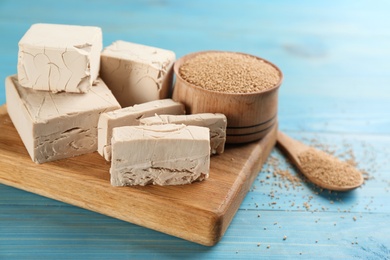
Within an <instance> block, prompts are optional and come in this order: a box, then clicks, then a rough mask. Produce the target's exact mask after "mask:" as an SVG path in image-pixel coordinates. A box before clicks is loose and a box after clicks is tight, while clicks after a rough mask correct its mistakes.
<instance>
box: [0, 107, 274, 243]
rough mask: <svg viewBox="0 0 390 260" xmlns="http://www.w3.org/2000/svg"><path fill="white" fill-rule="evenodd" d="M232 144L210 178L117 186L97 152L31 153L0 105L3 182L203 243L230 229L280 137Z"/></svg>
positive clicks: (0, 178)
mask: <svg viewBox="0 0 390 260" xmlns="http://www.w3.org/2000/svg"><path fill="white" fill-rule="evenodd" d="M276 130H277V127H276V126H275V127H274V129H272V131H271V132H270V133H269V134H268V135H267V136H266V137H265V138H263V139H262V140H260V141H257V142H253V143H249V144H245V145H229V146H227V147H226V148H225V153H224V154H222V155H217V156H214V157H212V158H211V165H210V177H209V178H208V179H207V180H206V181H203V182H197V183H193V184H190V185H183V186H163V187H162V186H146V187H113V186H111V184H110V181H109V179H110V178H109V168H110V164H109V163H108V162H106V161H105V160H104V159H103V158H102V157H101V156H100V155H99V154H98V153H96V152H95V153H92V154H87V155H83V156H78V157H74V158H70V159H64V160H59V161H55V162H50V163H44V164H35V163H34V162H33V161H32V160H31V159H30V157H29V155H28V153H27V150H26V149H25V147H24V145H23V143H22V141H21V139H20V138H19V135H18V133H17V131H16V129H15V128H14V126H13V124H12V122H11V120H10V118H9V116H8V114H7V111H6V106H5V105H3V106H1V107H0V183H2V184H5V185H9V186H13V187H16V188H19V189H22V190H26V191H29V192H33V193H36V194H39V195H42V196H45V197H49V198H52V199H55V200H59V201H62V202H65V203H69V204H72V205H75V206H78V207H82V208H85V209H88V210H91V211H95V212H99V213H102V214H105V215H108V216H111V217H114V218H118V219H121V220H124V221H128V222H131V223H134V224H137V225H140V226H144V227H147V228H150V229H154V230H157V231H160V232H163V233H167V234H170V235H173V236H176V237H180V238H183V239H186V240H189V241H193V242H195V243H199V244H202V245H207V246H212V245H214V244H216V243H217V242H218V241H219V240H220V239H221V237H222V236H223V234H224V233H225V231H226V229H227V228H228V226H229V224H230V222H231V220H232V218H233V216H234V214H235V213H236V211H237V209H238V208H239V206H240V204H241V202H242V200H243V198H244V197H245V195H246V194H247V192H248V190H249V188H250V187H251V185H252V182H253V181H254V179H255V178H256V176H257V174H258V173H259V171H260V169H261V167H262V165H263V163H264V162H265V160H266V159H267V157H268V155H269V153H270V151H271V149H272V148H273V146H274V145H275V142H276Z"/></svg>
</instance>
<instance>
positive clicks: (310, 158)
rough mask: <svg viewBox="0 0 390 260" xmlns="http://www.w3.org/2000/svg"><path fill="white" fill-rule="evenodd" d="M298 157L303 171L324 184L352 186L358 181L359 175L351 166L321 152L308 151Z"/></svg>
mask: <svg viewBox="0 0 390 260" xmlns="http://www.w3.org/2000/svg"><path fill="white" fill-rule="evenodd" d="M298 157H299V160H300V161H301V166H302V168H303V169H304V170H305V171H307V172H310V175H312V176H313V177H314V178H316V179H319V180H320V181H322V182H324V183H326V184H330V185H337V186H353V185H355V184H358V183H359V181H360V175H361V173H360V172H359V171H358V170H357V169H355V168H354V167H353V166H352V165H350V164H348V163H346V162H342V161H340V160H339V159H337V158H336V157H333V156H331V155H329V154H327V153H324V152H322V151H318V150H314V149H309V150H307V151H305V152H303V153H301V154H299V155H298Z"/></svg>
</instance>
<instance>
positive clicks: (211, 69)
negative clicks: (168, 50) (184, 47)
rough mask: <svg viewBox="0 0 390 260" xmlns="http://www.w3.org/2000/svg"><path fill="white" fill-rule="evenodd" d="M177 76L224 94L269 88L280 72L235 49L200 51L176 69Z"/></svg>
mask: <svg viewBox="0 0 390 260" xmlns="http://www.w3.org/2000/svg"><path fill="white" fill-rule="evenodd" d="M179 74H180V76H181V77H182V78H183V79H184V80H186V81H187V82H189V83H192V84H194V85H196V86H198V87H201V88H204V89H207V90H212V91H218V92H225V93H254V92H262V91H265V90H268V89H271V88H273V87H275V86H276V84H278V82H279V81H280V76H281V75H280V74H279V71H278V70H277V69H276V68H274V67H273V66H272V65H270V64H269V63H267V62H265V61H263V60H261V59H258V58H256V57H253V56H250V55H245V54H242V53H234V52H210V53H203V54H199V55H197V56H195V57H194V58H192V59H190V60H188V61H187V62H185V63H184V64H183V65H181V66H180V68H179Z"/></svg>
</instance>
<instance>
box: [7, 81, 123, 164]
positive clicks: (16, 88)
mask: <svg viewBox="0 0 390 260" xmlns="http://www.w3.org/2000/svg"><path fill="white" fill-rule="evenodd" d="M5 87H6V99H7V110H8V114H9V116H10V117H11V120H12V122H13V124H14V126H15V128H16V130H17V131H18V133H19V135H20V137H21V139H22V141H23V143H24V145H25V147H26V149H27V151H28V153H29V155H30V157H31V159H32V160H33V161H34V162H36V163H44V162H49V161H54V160H58V159H63V158H68V157H73V156H77V155H81V154H86V153H91V152H94V151H96V149H97V124H98V120H99V116H100V114H101V113H103V112H106V111H111V110H115V109H118V108H120V105H119V103H118V102H117V101H116V99H115V98H114V96H113V95H112V93H111V91H110V90H109V89H108V88H107V86H106V85H105V84H104V82H103V81H102V80H99V79H98V81H97V84H96V85H95V86H93V87H92V88H91V89H90V91H89V92H88V93H85V94H75V93H66V92H62V93H57V94H54V93H51V92H48V91H37V90H34V89H29V88H23V87H22V86H21V85H20V84H19V82H18V79H17V76H16V75H14V76H9V77H7V78H6V81H5Z"/></svg>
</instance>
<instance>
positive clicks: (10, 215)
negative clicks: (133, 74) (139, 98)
mask: <svg viewBox="0 0 390 260" xmlns="http://www.w3.org/2000/svg"><path fill="white" fill-rule="evenodd" d="M26 2H27V1H26ZM32 3H34V4H32ZM38 22H46V23H64V24H80V25H95V26H100V27H101V28H102V29H103V34H104V45H105V46H107V45H109V44H110V43H111V42H113V41H115V40H119V39H121V40H126V41H132V42H136V43H141V44H145V45H152V46H157V47H161V48H166V49H171V50H173V51H175V52H176V54H177V57H181V56H183V55H185V54H187V53H190V52H194V51H199V50H210V49H215V50H231V51H240V52H246V53H250V54H254V55H258V56H261V57H263V58H265V59H268V60H270V61H272V62H273V63H275V64H277V65H278V66H279V67H280V68H281V69H282V71H283V72H284V75H285V78H284V83H283V85H282V87H281V90H280V105H279V120H280V129H282V130H284V131H285V132H287V133H288V134H290V135H291V136H293V137H296V138H298V139H300V140H302V141H304V142H305V143H308V144H312V145H317V146H321V147H322V148H323V149H325V148H326V149H328V150H329V149H331V150H334V151H335V152H336V154H337V155H338V156H340V157H344V158H347V159H348V158H350V156H349V154H350V152H351V151H352V152H353V154H354V156H355V161H356V162H357V163H358V167H359V168H360V169H364V170H366V171H367V172H368V176H369V179H368V180H367V181H366V183H365V184H364V185H363V186H362V187H361V188H358V189H356V190H354V191H351V192H346V193H335V192H333V193H330V192H328V191H321V190H319V189H318V188H316V187H313V186H312V185H310V184H308V183H302V184H301V186H297V187H295V189H294V188H293V185H292V183H291V182H290V181H289V180H285V179H282V178H280V176H279V175H276V176H274V175H273V173H272V172H273V170H272V169H271V168H270V165H271V161H269V163H268V164H267V165H265V166H264V169H263V170H262V171H261V172H260V173H259V175H258V178H257V179H256V181H255V183H254V184H253V187H252V189H251V191H250V192H249V193H248V195H247V196H246V198H245V199H244V201H243V203H242V204H241V207H240V209H239V210H238V212H237V214H236V216H235V218H234V219H233V221H232V223H231V225H230V227H229V229H228V230H227V232H226V234H225V236H224V237H223V239H222V240H221V241H220V242H219V243H218V244H217V245H216V246H214V247H204V246H201V245H197V244H194V243H191V242H188V241H184V240H181V239H178V238H175V237H171V236H168V235H165V234H162V233H158V232H155V231H152V230H149V229H146V228H142V227H139V226H136V225H133V224H130V223H126V222H122V221H119V220H116V219H113V218H110V217H106V216H103V215H99V214H96V213H93V212H90V211H87V210H84V209H80V208H77V207H73V206H71V205H67V204H64V203H61V202H57V201H54V200H51V199H47V198H44V197H41V196H38V195H35V194H31V193H27V192H24V191H21V190H17V189H14V188H11V187H8V186H5V185H0V259H29V258H35V259H45V258H47V259H62V258H64V259H134V258H135V259H137V258H147V259H171V258H180V259H182V258H189V259H229V258H240V259H259V258H264V259H271V258H275V259H281V258H283V259H285V258H292V259H301V258H302V259H304V258H305V259H313V258H315V257H316V258H325V259H330V258H340V259H389V258H390V205H389V199H390V163H389V161H390V2H389V1H386V0H383V1H352V0H348V1H230V0H229V1H192V2H190V1H179V0H177V1H168V0H166V1H164V0H161V1H158V0H155V1H76V0H68V1H48V0H46V1H44V0H34V1H29V2H28V3H23V2H21V1H10V0H0V35H1V36H0V37H1V39H0V78H1V79H3V80H4V79H5V77H6V76H7V75H10V74H15V73H16V63H17V51H18V45H17V43H18V41H19V39H20V38H21V37H22V35H23V34H24V33H25V31H26V30H27V29H28V28H29V27H30V25H31V24H33V23H38ZM4 92H5V91H4V83H1V84H0V103H5V93H4ZM272 157H273V158H278V159H279V160H280V163H279V166H278V168H279V169H284V168H286V167H289V165H288V163H287V162H286V161H285V160H284V159H283V157H282V156H281V155H280V153H279V151H278V150H277V149H274V150H273V152H272ZM268 169H270V171H268ZM292 171H293V174H295V175H296V176H297V177H298V178H300V179H302V176H301V175H299V174H298V173H296V172H295V171H294V170H292ZM10 174H12V173H10Z"/></svg>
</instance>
